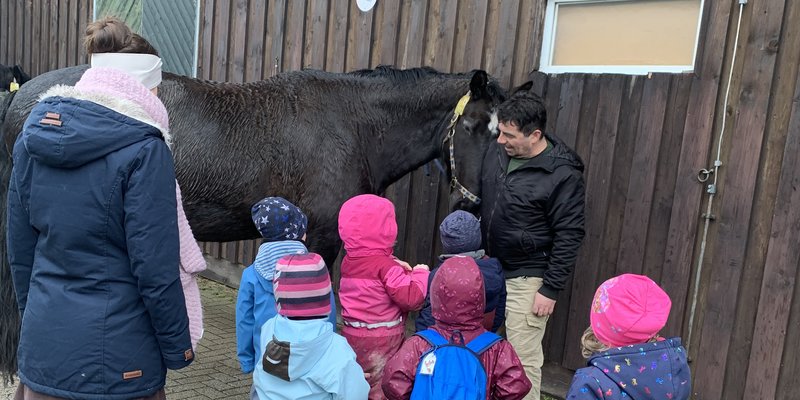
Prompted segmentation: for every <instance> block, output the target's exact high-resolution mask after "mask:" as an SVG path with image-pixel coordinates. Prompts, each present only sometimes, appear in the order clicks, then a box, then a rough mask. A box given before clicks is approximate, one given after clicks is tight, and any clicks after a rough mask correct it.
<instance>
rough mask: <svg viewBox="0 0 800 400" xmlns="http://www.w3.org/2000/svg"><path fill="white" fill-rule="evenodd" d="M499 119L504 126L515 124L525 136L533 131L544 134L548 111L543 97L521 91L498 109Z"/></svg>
mask: <svg viewBox="0 0 800 400" xmlns="http://www.w3.org/2000/svg"><path fill="white" fill-rule="evenodd" d="M497 119H498V121H500V122H502V123H504V124H513V125H516V126H517V128H518V129H519V130H520V131H521V132H522V133H523V134H524V135H525V136H529V135H530V134H531V133H533V131H535V130H537V129H538V130H540V131H542V132H544V127H545V125H547V110H546V109H545V107H544V103H542V99H541V97H539V96H537V95H535V94H534V93H532V92H529V91H519V92H517V93H514V94H513V95H511V97H510V98H509V99H508V100H506V101H505V102H503V104H500V106H498V107H497Z"/></svg>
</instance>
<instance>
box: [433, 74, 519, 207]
mask: <svg viewBox="0 0 800 400" xmlns="http://www.w3.org/2000/svg"><path fill="white" fill-rule="evenodd" d="M469 91H470V97H469V102H468V103H467V104H466V106H465V107H464V110H463V112H462V113H461V116H460V117H458V118H457V119H456V120H455V123H454V125H453V127H452V128H451V129H449V130H448V135H447V136H446V138H445V141H444V143H443V149H442V153H443V155H444V161H445V164H446V165H447V167H448V168H447V171H448V178H449V179H450V209H451V210H466V211H469V212H473V213H475V212H477V211H478V207H479V206H480V197H478V196H480V193H481V164H482V163H483V156H484V154H485V153H486V149H487V148H489V145H490V144H491V143H492V141H493V140H494V139H495V137H496V130H497V120H496V118H493V117H492V116H493V115H494V113H493V111H494V108H495V107H497V106H498V105H500V103H502V102H503V100H505V97H506V96H505V92H504V91H503V89H502V88H501V87H500V86H499V85H498V84H497V83H496V82H494V81H492V80H490V79H489V76H488V75H487V74H486V72H485V71H481V70H477V71H475V72H474V73H473V74H472V80H471V81H470V84H469ZM457 111H458V110H457ZM456 114H457V113H456ZM454 161H455V162H454Z"/></svg>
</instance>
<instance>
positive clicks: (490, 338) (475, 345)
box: [467, 332, 503, 355]
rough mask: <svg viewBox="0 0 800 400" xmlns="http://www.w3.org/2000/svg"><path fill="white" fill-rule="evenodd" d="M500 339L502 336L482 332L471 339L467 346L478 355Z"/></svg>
mask: <svg viewBox="0 0 800 400" xmlns="http://www.w3.org/2000/svg"><path fill="white" fill-rule="evenodd" d="M502 339H503V338H502V337H500V336H498V335H497V334H495V333H492V332H483V333H481V334H480V335H478V337H476V338H475V339H472V340H471V341H470V342H469V343H467V347H468V348H469V349H470V350H472V351H474V352H475V354H478V355H480V354H481V353H483V352H484V351H486V350H487V349H489V347H492V345H493V344H495V343H497V342H499V341H500V340H502Z"/></svg>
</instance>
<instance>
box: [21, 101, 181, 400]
mask: <svg viewBox="0 0 800 400" xmlns="http://www.w3.org/2000/svg"><path fill="white" fill-rule="evenodd" d="M48 112H50V113H55V114H58V119H59V120H60V122H61V126H56V125H51V124H46V123H44V124H43V123H42V122H40V121H41V120H43V119H45V117H46V113H48ZM51 119H52V118H51ZM8 258H9V261H10V263H11V269H12V276H13V280H14V286H15V290H16V294H17V300H18V303H19V311H20V313H22V315H23V318H22V331H21V335H20V344H19V351H18V353H17V354H18V362H19V378H20V380H21V381H22V383H24V384H25V385H27V386H28V387H30V388H31V389H32V390H34V391H36V392H40V393H44V394H47V395H50V396H55V397H62V398H80V399H129V398H135V397H142V396H149V395H151V394H153V393H154V392H156V391H157V390H159V389H160V388H162V387H163V386H164V383H165V378H166V369H167V368H170V369H178V368H182V367H185V366H187V365H188V364H189V363H191V361H192V359H193V354H192V352H191V343H190V339H189V329H188V318H187V316H186V307H185V304H184V297H183V292H182V290H181V283H180V279H179V276H178V262H179V244H178V227H177V213H176V199H175V173H174V166H173V162H172V156H171V154H170V151H169V149H168V148H167V146H166V144H165V143H164V140H163V138H162V134H161V132H160V131H159V129H157V128H156V127H154V126H151V125H149V124H145V123H143V122H140V121H139V120H136V119H133V118H131V117H128V116H126V115H123V114H120V113H118V112H115V111H112V110H111V109H109V108H106V107H104V106H101V105H99V104H97V103H93V102H90V101H86V100H78V99H75V98H67V97H49V98H46V99H44V100H43V101H42V102H40V103H39V104H38V105H36V106H35V107H34V108H33V111H32V112H31V114H30V116H29V118H28V120H27V121H26V123H25V127H24V129H23V132H22V134H21V135H20V137H19V138H18V139H17V142H16V144H15V145H14V169H13V172H12V176H11V181H10V184H9V196H8Z"/></svg>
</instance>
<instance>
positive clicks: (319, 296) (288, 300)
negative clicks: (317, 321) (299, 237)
mask: <svg viewBox="0 0 800 400" xmlns="http://www.w3.org/2000/svg"><path fill="white" fill-rule="evenodd" d="M272 282H273V284H272V285H273V289H274V291H275V302H276V303H277V304H276V305H277V308H278V313H279V314H280V315H283V316H285V317H327V316H328V315H329V314H330V313H331V298H330V296H331V278H330V277H329V276H328V268H327V267H326V266H325V261H324V260H322V257H320V256H319V254H315V253H308V254H291V255H287V256H284V257H282V258H281V259H280V260H278V263H277V264H276V266H275V276H274V278H273V281H272Z"/></svg>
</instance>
